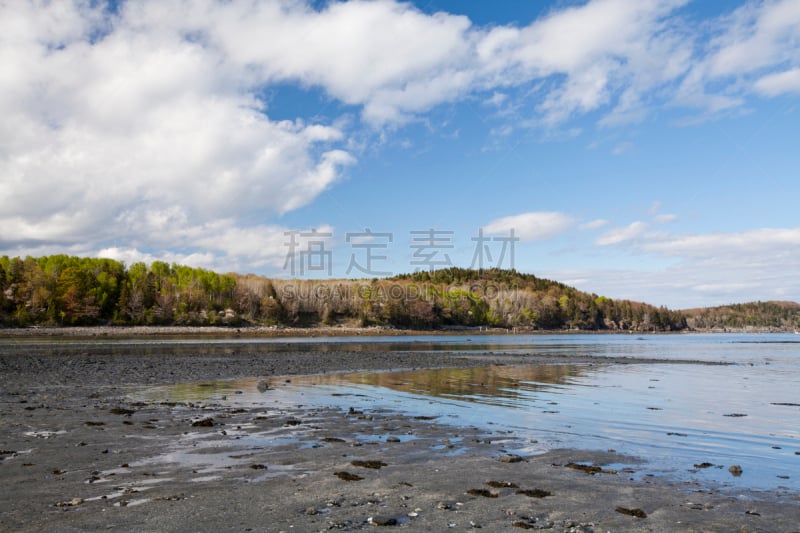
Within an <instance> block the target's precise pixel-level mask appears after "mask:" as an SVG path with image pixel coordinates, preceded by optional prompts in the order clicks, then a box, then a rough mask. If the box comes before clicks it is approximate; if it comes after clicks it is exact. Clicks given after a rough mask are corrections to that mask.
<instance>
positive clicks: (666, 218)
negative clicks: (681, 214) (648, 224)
mask: <svg viewBox="0 0 800 533" xmlns="http://www.w3.org/2000/svg"><path fill="white" fill-rule="evenodd" d="M676 220H678V215H674V214H671V213H664V214H663V215H656V216H654V217H653V222H655V223H656V224H668V223H670V222H675V221H676Z"/></svg>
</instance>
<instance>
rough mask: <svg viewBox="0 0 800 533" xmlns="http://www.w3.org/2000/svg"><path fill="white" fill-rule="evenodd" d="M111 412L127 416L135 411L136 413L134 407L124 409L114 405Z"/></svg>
mask: <svg viewBox="0 0 800 533" xmlns="http://www.w3.org/2000/svg"><path fill="white" fill-rule="evenodd" d="M109 412H110V413H111V414H112V415H126V416H130V415H132V414H133V413H135V411H134V410H133V409H124V408H122V407H114V408H113V409H111V410H110V411H109Z"/></svg>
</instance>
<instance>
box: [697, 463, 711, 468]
mask: <svg viewBox="0 0 800 533" xmlns="http://www.w3.org/2000/svg"><path fill="white" fill-rule="evenodd" d="M712 466H714V465H713V464H711V463H700V464H696V465H694V467H695V468H711V467H712Z"/></svg>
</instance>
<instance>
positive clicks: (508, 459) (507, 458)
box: [500, 453, 522, 463]
mask: <svg viewBox="0 0 800 533" xmlns="http://www.w3.org/2000/svg"><path fill="white" fill-rule="evenodd" d="M500 462H501V463H521V462H522V457H520V456H519V455H514V454H510V453H509V454H506V455H501V456H500Z"/></svg>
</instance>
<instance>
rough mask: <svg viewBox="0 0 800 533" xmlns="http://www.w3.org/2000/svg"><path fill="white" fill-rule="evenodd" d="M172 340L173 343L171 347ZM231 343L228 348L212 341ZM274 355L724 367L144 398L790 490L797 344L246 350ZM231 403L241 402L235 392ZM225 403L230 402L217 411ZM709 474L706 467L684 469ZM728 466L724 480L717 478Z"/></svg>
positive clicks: (383, 343)
mask: <svg viewBox="0 0 800 533" xmlns="http://www.w3.org/2000/svg"><path fill="white" fill-rule="evenodd" d="M169 342H174V340H173V341H169ZM221 342H225V343H229V342H231V341H230V340H229V339H228V340H225V341H221ZM240 342H242V343H256V342H257V343H269V344H270V345H274V346H275V349H286V347H287V346H288V347H289V348H290V349H293V350H295V349H298V348H301V349H302V348H303V347H305V348H307V349H332V350H335V349H342V348H343V347H344V346H347V349H360V350H365V351H373V350H425V351H431V352H432V357H435V352H437V351H442V350H447V351H465V352H480V351H492V352H495V353H497V352H504V353H516V354H554V355H561V356H567V357H568V356H570V355H593V356H600V357H603V356H607V357H619V356H629V357H657V358H663V359H670V360H703V361H709V362H726V363H731V364H730V365H726V366H718V365H714V366H711V365H696V364H647V365H636V364H631V365H613V364H603V363H602V362H601V363H598V364H593V365H587V364H575V365H544V366H526V365H525V358H524V357H521V358H520V361H519V363H520V365H519V366H499V367H487V368H472V369H445V370H424V371H408V372H385V373H360V374H336V375H324V376H310V377H303V378H296V377H295V378H292V382H291V383H289V384H281V386H280V387H278V388H277V389H273V390H270V391H269V392H268V393H266V394H265V393H261V392H259V391H258V389H257V386H256V385H257V382H258V379H253V380H236V381H230V382H219V383H214V384H208V383H206V384H202V385H197V384H195V385H182V386H177V387H169V388H158V389H153V390H151V391H149V393H148V394H149V395H150V397H169V398H171V399H175V400H180V399H183V400H202V399H205V400H214V401H218V402H223V403H224V402H227V403H229V404H232V405H246V406H253V405H264V406H265V407H267V406H269V407H273V406H275V404H276V403H285V404H286V405H297V404H303V405H305V406H307V407H322V406H333V407H340V408H343V409H347V408H349V407H354V408H357V409H379V408H388V409H392V410H396V411H401V412H404V413H408V414H412V415H434V416H438V417H439V418H438V419H437V422H436V423H439V424H443V423H446V424H453V425H455V426H459V425H461V426H478V427H483V428H486V429H487V430H489V431H493V432H511V433H512V434H513V436H514V437H515V438H516V439H515V440H514V441H510V442H509V447H510V448H515V449H517V450H518V451H519V452H520V453H528V454H532V453H541V452H544V451H546V450H548V449H552V448H559V447H575V448H583V449H596V450H608V449H614V450H616V451H618V452H620V453H624V454H629V455H635V456H638V457H641V458H643V459H645V460H646V461H647V464H646V466H645V467H644V468H637V470H638V471H639V474H638V475H644V474H646V473H655V474H661V475H664V474H667V475H670V476H674V477H677V478H679V479H684V480H696V481H699V482H709V481H712V482H714V483H719V484H721V485H723V486H728V487H732V488H735V487H747V488H754V489H777V488H786V489H789V490H792V491H798V490H800V454H798V453H796V452H800V336H798V335H791V334H789V335H783V334H770V335H735V334H716V335H652V336H637V335H535V336H475V337H469V336H455V337H454V336H442V337H429V336H425V337H408V338H404V339H403V340H402V342H401V341H398V338H397V337H393V338H387V337H380V338H370V339H364V338H361V337H355V338H341V337H340V338H330V339H320V338H316V339H302V340H300V339H298V340H288V341H287V340H286V339H280V340H274V339H270V340H252V339H249V340H248V339H244V340H242V341H240ZM234 391H239V393H238V394H233V392H234ZM223 396H225V397H226V398H227V399H226V400H223V399H222V398H223ZM700 463H711V464H712V465H714V466H712V467H708V468H695V467H694V465H695V464H700ZM734 464H738V465H740V466H741V467H742V469H743V471H744V472H743V474H742V475H741V476H739V477H734V476H732V475H731V474H730V473H729V472H728V467H729V466H731V465H734Z"/></svg>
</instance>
